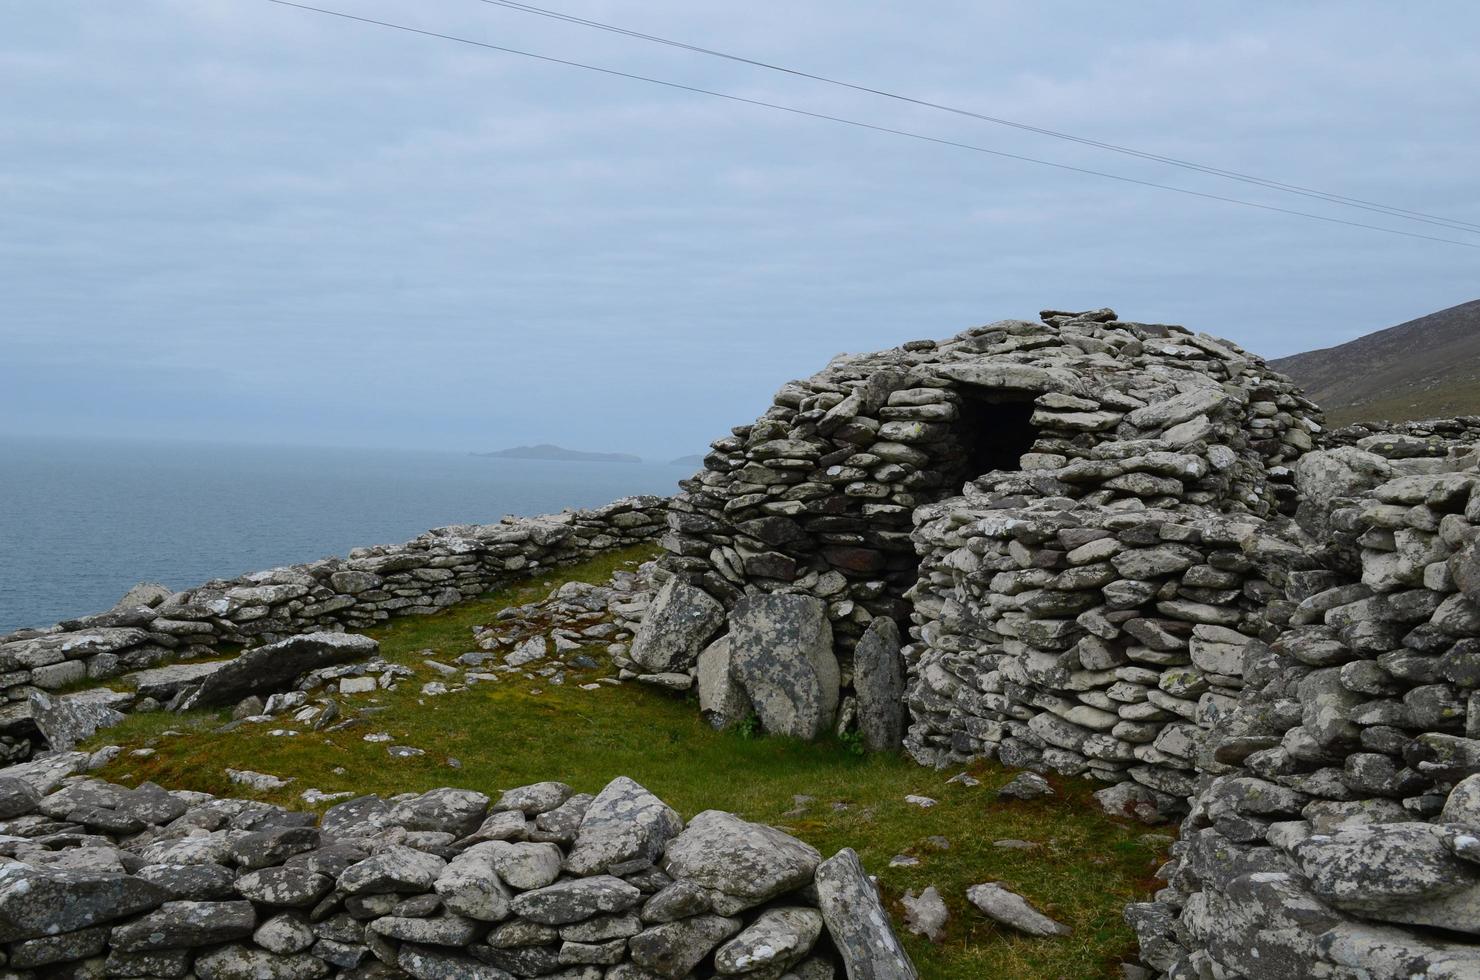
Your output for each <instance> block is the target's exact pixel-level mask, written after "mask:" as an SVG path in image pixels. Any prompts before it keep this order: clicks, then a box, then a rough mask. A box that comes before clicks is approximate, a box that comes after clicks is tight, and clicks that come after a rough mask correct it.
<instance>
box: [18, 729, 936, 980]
mask: <svg viewBox="0 0 1480 980" xmlns="http://www.w3.org/2000/svg"><path fill="white" fill-rule="evenodd" d="M71 758H73V757H72V756H57V757H52V758H51V759H49V760H47V761H45V762H44V763H43V762H40V761H38V762H33V763H27V764H23V765H22V766H20V767H16V768H15V769H13V770H12V772H13V773H19V774H22V778H16V777H14V776H11V777H8V778H3V779H0V854H3V861H4V863H3V864H0V944H3V948H4V959H5V962H6V963H7V964H8V972H7V973H6V974H5V975H6V976H7V977H16V978H23V977H43V976H44V977H76V978H80V977H199V978H200V980H312V978H318V977H329V976H340V977H356V978H371V977H387V978H389V977H416V978H420V980H510V978H513V977H537V976H538V977H551V978H556V980H679V978H699V977H733V978H736V980H831V978H836V977H841V976H843V974H844V971H846V972H847V975H848V976H850V977H871V978H878V980H883V978H892V980H913V978H914V977H915V976H916V974H915V971H914V967H913V966H912V965H911V964H910V962H909V959H908V957H907V956H906V955H905V953H904V952H903V950H902V948H901V947H900V945H899V942H898V940H897V938H896V937H895V935H894V933H893V931H892V928H891V927H890V925H889V919H888V915H887V913H886V912H885V910H884V908H883V905H882V903H881V901H880V899H879V896H878V893H877V891H876V890H875V888H874V886H873V884H872V883H871V881H870V880H869V878H868V877H867V876H866V875H865V874H864V873H863V869H862V867H861V866H860V865H859V863H858V860H857V857H856V855H854V854H853V852H852V851H848V850H845V851H843V852H841V853H839V854H838V855H837V856H836V857H834V858H831V859H828V860H825V861H824V860H823V859H822V857H821V855H820V854H818V852H817V851H816V850H814V849H813V848H811V847H810V846H808V845H806V844H804V843H802V842H801V841H798V840H796V839H794V838H792V837H789V836H787V835H786V834H784V833H782V832H780V831H778V830H775V829H773V828H770V827H766V826H762V825H759V824H753V823H749V822H747V821H745V820H742V819H740V818H739V817H736V816H734V815H732V814H729V813H724V812H720V811H716V810H709V811H705V812H703V813H700V814H699V815H697V816H695V817H694V818H693V820H691V821H689V823H688V824H687V826H686V825H685V824H684V822H683V821H682V820H681V819H680V818H679V815H678V814H677V813H676V812H674V811H673V810H672V809H671V808H669V807H668V806H667V805H666V804H664V803H663V802H662V801H661V800H659V799H658V798H657V797H655V796H653V794H651V793H649V792H648V791H647V790H646V789H644V788H643V787H642V786H640V785H638V784H637V783H635V782H633V781H632V780H630V779H627V778H625V777H624V778H618V779H615V780H613V781H612V782H611V783H610V784H608V785H607V786H606V787H605V788H604V789H603V790H602V791H601V792H600V793H598V794H596V795H595V796H592V795H589V794H581V793H575V792H574V791H573V790H572V789H571V788H570V787H569V786H567V785H565V784H563V783H556V782H548V783H538V784H534V785H531V786H523V787H519V788H517V789H512V790H508V791H505V792H503V793H502V794H500V795H499V796H498V797H497V798H496V799H492V800H491V799H490V798H489V797H488V796H485V795H484V794H482V793H478V792H474V791H472V790H467V789H453V788H443V789H436V790H432V791H430V792H427V793H422V794H410V793H408V794H404V795H402V796H397V797H393V798H391V799H382V798H380V797H378V796H363V797H359V798H358V799H354V800H349V801H346V802H344V803H340V804H338V805H337V806H334V807H331V808H330V809H329V810H328V811H327V812H326V813H325V814H324V815H323V818H322V819H316V818H315V817H314V815H313V814H310V813H299V812H292V811H288V810H284V809H282V808H280V807H277V806H273V805H269V804H266V803H261V802H256V801H251V800H242V799H226V798H215V797H212V796H209V795H207V794H204V793H192V792H181V791H175V792H168V791H166V790H164V789H161V788H159V787H158V786H155V785H153V784H149V783H146V784H144V785H142V786H139V787H137V788H133V789H129V788H126V787H123V786H116V785H112V784H109V783H105V782H101V781H98V780H94V779H87V778H81V777H64V776H63V775H62V774H63V773H66V772H67V771H68V770H69V768H73V766H69V765H68V760H69V759H71ZM84 758H85V757H84Z"/></svg>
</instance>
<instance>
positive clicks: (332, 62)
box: [0, 0, 1480, 458]
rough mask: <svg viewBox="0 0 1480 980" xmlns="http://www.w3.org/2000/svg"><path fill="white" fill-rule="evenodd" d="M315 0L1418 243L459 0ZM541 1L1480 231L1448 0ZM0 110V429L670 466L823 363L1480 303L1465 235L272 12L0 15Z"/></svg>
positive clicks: (1388, 319)
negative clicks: (1052, 332) (923, 8)
mask: <svg viewBox="0 0 1480 980" xmlns="http://www.w3.org/2000/svg"><path fill="white" fill-rule="evenodd" d="M329 5H331V6H336V5H337V6H340V7H343V8H344V9H346V10H350V11H353V12H356V13H359V14H362V15H364V16H368V17H377V18H383V19H387V20H394V21H400V22H405V23H408V24H415V25H419V26H424V27H427V28H428V29H436V30H443V31H446V32H448V33H455V34H465V35H466V36H469V37H475V38H479V39H486V40H488V41H489V42H491V43H499V44H507V45H510V46H514V47H521V48H526V49H529V50H533V51H539V52H547V53H550V54H552V55H556V56H559V57H566V58H570V59H572V60H579V61H589V62H591V63H594V64H601V65H607V66H610V67H613V68H616V69H619V70H624V71H632V72H636V73H641V74H648V75H653V76H658V77H663V78H671V79H673V80H675V81H681V82H684V83H686V84H694V85H698V86H701V87H710V88H714V89H717V90H722V91H727V92H734V93H736V94H740V95H744V96H746V97H750V98H756V99H761V100H764V101H773V102H779V103H785V104H789V105H797V106H800V107H805V108H808V109H812V110H815V111H819V112H827V113H833V114H837V115H842V116H849V117H856V118H860V119H865V120H868V121H873V122H877V123H879V124H880V125H887V126H894V127H898V128H904V129H910V130H915V131H919V132H922V133H925V134H928V135H934V136H939V137H941V138H945V139H952V140H960V141H964V142H970V143H976V144H980V145H982V146H985V147H989V148H993V149H1000V150H1003V151H1006V152H1011V153H1019V154H1025V155H1030V156H1036V157H1043V158H1047V159H1052V160H1056V161H1060V162H1063V163H1066V164H1070V165H1074V166H1084V167H1092V168H1095V169H1104V170H1110V171H1114V172H1117V173H1124V174H1127V175H1131V176H1137V177H1143V178H1145V179H1152V180H1157V181H1161V182H1166V183H1171V184H1175V185H1177V186H1183V187H1188V188H1192V189H1198V190H1207V191H1210V192H1213V193H1222V194H1228V195H1231V196H1247V197H1249V198H1251V199H1254V200H1260V201H1268V202H1270V203H1276V204H1279V205H1281V206H1294V207H1298V208H1302V209H1306V208H1308V209H1311V210H1320V211H1321V212H1322V213H1331V214H1340V215H1341V216H1343V217H1349V218H1353V219H1355V220H1372V221H1373V222H1374V223H1378V224H1389V225H1394V226H1401V224H1402V223H1400V222H1397V221H1395V220H1393V219H1390V218H1379V217H1376V216H1365V215H1363V214H1362V213H1361V212H1344V211H1335V210H1332V209H1330V208H1329V207H1328V206H1326V205H1322V204H1319V203H1318V202H1310V201H1301V200H1300V199H1298V198H1287V197H1284V196H1280V195H1274V194H1272V193H1270V192H1268V191H1265V190H1261V189H1259V188H1254V187H1249V186H1247V185H1242V186H1241V185H1238V184H1229V183H1226V182H1221V181H1216V180H1213V179H1210V178H1208V177H1206V176H1200V175H1196V174H1190V173H1188V172H1186V171H1180V170H1176V169H1172V168H1166V167H1162V166H1159V165H1155V164H1151V163H1148V162H1146V161H1140V160H1135V159H1132V158H1127V157H1123V156H1118V155H1115V154H1108V153H1104V152H1102V151H1098V150H1094V149H1091V148H1086V147H1083V146H1076V145H1074V144H1070V143H1064V142H1061V141H1057V140H1051V139H1046V138H1044V137H1041V136H1036V135H1032V134H1027V133H1023V132H1019V131H1015V130H1012V129H1009V128H1003V127H998V126H992V125H988V124H985V123H981V122H975V121H972V120H968V119H962V118H960V117H953V116H950V115H945V114H941V113H937V112H932V111H930V110H927V109H922V108H919V107H911V106H907V105H901V104H899V103H895V102H890V101H887V100H880V99H878V98H875V97H872V96H867V95H864V94H860V93H856V92H848V91H844V90H839V89H836V88H831V87H827V86H823V85H819V84H817V83H813V82H805V81H802V80H797V79H794V78H787V77H783V76H779V75H776V74H773V73H768V72H764V71H759V70H756V69H753V68H748V67H745V66H739V65H735V64H730V63H726V62H722V61H716V60H714V59H707V58H702V57H699V56H696V55H693V54H690V53H685V52H681V51H675V50H673V49H669V48H662V47H654V46H649V45H643V44H640V43H638V42H634V41H632V40H629V39H623V38H615V37H611V36H609V35H604V34H600V33H597V32H591V31H586V30H583V29H580V28H577V27H573V26H571V25H567V24H558V23H552V22H549V21H545V20H541V19H538V18H531V17H527V16H523V15H519V14H515V13H512V12H510V11H507V10H501V9H498V8H495V7H491V6H489V5H486V4H480V3H476V2H473V0H467V2H458V3H452V2H449V3H445V4H435V5H430V4H421V5H417V4H409V3H406V2H405V0H338V2H337V4H335V3H330V4H329ZM560 9H568V10H570V11H571V12H574V13H578V14H581V15H583V16H590V17H594V18H596V19H607V20H612V21H615V22H619V23H624V24H631V25H632V26H633V27H634V28H635V29H639V30H646V31H650V32H653V33H659V34H666V35H671V36H674V37H678V38H682V39H685V40H690V41H693V42H695V43H701V44H710V45H714V46H719V47H725V48H732V49H734V50H736V51H738V52H740V53H743V54H748V55H753V56H756V57H761V58H769V59H774V60H776V61H779V62H785V63H793V64H797V65H800V66H803V67H808V68H811V69H813V70H816V71H818V72H822V73H828V74H834V75H836V76H838V77H842V78H848V79H856V80H858V81H861V82H864V83H870V84H878V85H881V86H884V87H887V88H891V89H896V90H899V91H902V92H907V93H917V94H921V95H923V96H924V97H926V98H931V99H935V100H938V101H942V102H947V103H950V104H955V105H961V106H966V107H970V108H973V109H977V110H980V111H982V112H985V113H989V114H995V115H1000V116H1005V117H1011V118H1018V119H1023V120H1025V121H1028V122H1031V123H1034V124H1036V125H1042V126H1046V127H1050V128H1057V129H1063V130H1066V131H1071V132H1075V133H1082V134H1084V135H1086V136H1090V137H1093V138H1097V139H1103V140H1108V141H1113V142H1123V143H1127V144H1131V145H1135V146H1140V147H1145V148H1147V149H1150V150H1153V151H1155V152H1159V153H1164V154H1170V155H1175V156H1186V157H1189V158H1193V159H1198V160H1205V161H1208V162H1211V163H1215V164H1218V165H1222V166H1227V167H1233V168H1237V169H1245V170H1248V171H1250V172H1253V173H1259V174H1267V175H1269V176H1272V177H1276V178H1279V179H1283V180H1289V181H1292V182H1296V183H1303V184H1309V185H1310V186H1316V187H1328V188H1331V189H1335V190H1340V191H1342V192H1343V193H1350V194H1353V195H1356V196H1362V197H1368V198H1371V199H1373V200H1391V201H1395V202H1399V203H1402V204H1404V205H1405V206H1409V207H1414V208H1420V209H1428V210H1433V211H1435V212H1438V213H1446V214H1455V215H1459V216H1463V217H1466V218H1467V219H1468V220H1472V221H1480V203H1477V202H1475V201H1473V195H1470V194H1469V193H1468V189H1467V187H1466V186H1465V183H1464V182H1466V181H1467V180H1468V175H1469V174H1471V173H1474V172H1475V170H1476V169H1477V165H1480V140H1477V139H1476V137H1475V136H1474V134H1473V132H1471V130H1472V129H1473V127H1466V126H1462V125H1457V124H1456V122H1455V121H1456V120H1459V119H1465V118H1467V117H1468V116H1469V115H1471V114H1472V113H1471V111H1470V107H1469V104H1468V103H1469V100H1470V99H1471V95H1472V93H1473V91H1474V90H1475V88H1476V84H1477V82H1480V55H1477V54H1476V53H1475V52H1474V51H1473V50H1471V46H1470V45H1468V43H1467V40H1466V39H1467V38H1468V37H1469V36H1472V35H1473V33H1474V28H1475V27H1480V14H1477V13H1475V12H1474V10H1473V9H1472V8H1471V7H1469V6H1467V5H1461V4H1452V5H1448V6H1447V7H1445V14H1444V16H1442V17H1441V16H1439V15H1438V14H1435V15H1434V16H1432V17H1429V18H1425V19H1424V20H1423V21H1419V20H1417V19H1414V18H1412V17H1411V15H1404V13H1403V12H1402V11H1401V10H1397V9H1395V8H1389V7H1387V6H1386V5H1382V4H1377V3H1357V4H1352V5H1349V6H1347V7H1343V8H1342V11H1343V14H1344V16H1341V17H1333V16H1332V15H1331V8H1329V7H1325V8H1316V7H1311V8H1306V7H1300V6H1293V5H1283V4H1256V5H1245V6H1244V7H1240V8H1239V9H1238V10H1233V9H1229V10H1222V9H1218V8H1198V9H1197V10H1196V11H1190V10H1189V9H1188V8H1185V7H1184V6H1182V5H1177V6H1172V5H1170V4H1169V3H1148V4H1144V5H1143V4H1138V5H1134V6H1124V5H1122V6H1120V7H1116V8H1109V7H1104V6H1103V5H1100V4H1088V3H1086V4H1076V5H1069V6H1067V7H1064V8H1056V9H1055V10H1053V11H1043V10H1039V9H1038V8H1027V7H1024V6H1021V5H1016V4H985V5H982V4H956V5H948V6H945V7H941V8H938V9H937V8H932V10H931V11H929V12H928V13H925V14H922V13H921V12H920V11H919V10H917V9H914V8H909V9H906V8H904V7H901V6H899V5H897V4H892V3H884V2H882V0H874V2H864V3H849V4H843V3H840V2H827V3H819V4H812V5H806V6H805V7H800V8H799V7H798V6H797V5H795V4H782V3H779V2H772V3H758V4H747V5H743V6H742V5H734V6H715V5H694V4H680V3H676V2H673V0H660V2H654V3H651V4H644V5H641V6H640V7H633V6H632V5H630V4H617V3H610V2H581V0H563V2H562V5H561V8H560ZM1467 28H1468V29H1467ZM0 85H4V86H5V88H6V91H7V92H14V93H19V97H15V98H10V99H7V100H4V102H3V103H0V206H3V208H4V211H5V214H6V221H5V224H4V226H3V231H0V345H3V350H4V352H5V358H4V362H5V369H6V371H8V372H9V374H8V377H9V378H10V379H11V380H10V383H6V384H0V418H3V419H5V422H4V423H0V424H3V425H6V426H9V427H12V428H16V429H21V430H25V431H66V432H86V433H90V434H94V435H108V434H119V433H127V432H130V431H132V430H133V429H135V428H137V427H138V426H140V425H145V424H147V425H149V426H151V427H153V428H155V429H158V430H159V431H161V432H166V433H167V434H171V435H174V436H178V437H182V438H183V437H195V438H222V439H231V438H243V439H246V438H251V439H271V438H274V437H275V438H279V439H282V440H284V441H299V442H328V443H334V442H341V443H352V444H360V445H364V444H373V443H374V442H375V441H377V440H378V441H380V442H382V443H384V444H385V445H426V446H433V447H439V448H456V449H465V448H483V447H487V446H492V445H499V444H502V443H512V442H521V441H529V440H530V439H550V440H552V441H564V442H568V443H573V444H579V445H582V446H588V447H592V448H602V447H606V448H611V449H616V450H627V451H636V452H642V453H647V454H649V455H652V456H655V457H660V458H667V457H670V456H674V455H678V454H679V453H681V452H690V451H694V450H696V449H698V448H701V447H702V446H703V444H704V443H705V442H707V441H708V440H709V439H711V438H713V437H714V436H716V435H718V434H720V433H722V432H724V431H725V430H726V429H727V428H728V426H729V425H731V424H734V423H736V422H739V421H743V420H745V419H748V418H750V417H753V416H754V415H755V414H757V413H758V412H759V411H760V410H761V409H762V408H763V407H764V405H765V402H766V399H767V397H768V396H769V394H770V393H771V392H772V391H773V390H774V389H775V388H776V387H778V386H779V385H780V384H781V383H782V382H784V381H785V380H787V379H788V378H792V377H797V376H803V375H806V374H808V373H810V372H811V371H813V370H816V369H817V368H818V367H820V366H821V365H822V364H823V363H824V362H825V361H826V360H827V358H829V357H830V356H832V355H833V354H834V353H837V352H838V351H840V350H866V349H872V348H877V347H882V346H889V345H892V344H895V343H898V342H901V341H903V340H905V339H910V338H914V337H922V336H937V337H938V336H945V335H949V334H950V333H953V332H955V331H957V330H959V329H961V328H964V327H965V326H968V325H971V324H973V323H980V322H984V321H987V320H991V319H996V318H999V317H1003V316H1022V315H1030V314H1032V313H1034V312H1036V311H1037V310H1038V309H1040V308H1042V307H1045V306H1056V307H1075V306H1079V307H1091V306H1099V305H1107V304H1108V305H1112V306H1115V307H1117V308H1118V309H1119V310H1120V311H1121V312H1122V313H1123V314H1124V315H1126V316H1128V317H1132V318H1138V319H1144V320H1151V321H1163V322H1165V321H1170V322H1184V323H1187V324H1189V325H1191V326H1194V327H1197V328H1199V329H1206V330H1209V331H1211V332H1214V333H1220V334H1224V335H1227V336H1231V337H1233V338H1234V339H1236V340H1238V341H1240V342H1241V343H1243V344H1244V345H1245V346H1248V347H1250V348H1253V349H1255V350H1260V351H1264V352H1266V353H1268V354H1270V355H1277V354H1282V353H1287V352H1290V351H1293V350H1297V349H1304V348H1309V347H1316V346H1324V345H1328V344H1331V343H1337V342H1340V341H1341V340H1344V339H1347V338H1349V337H1351V336H1355V335H1357V334H1360V333H1364V332H1367V331H1369V330H1372V329H1377V328H1380V327H1382V326H1386V325H1389V324H1391V323H1395V322H1398V321H1400V320H1403V319H1407V318H1409V317H1412V316H1415V315H1419V314H1421V313H1424V312H1428V311H1430V310H1433V309H1437V308H1439V307H1442V306H1445V305H1449V304H1452V303H1455V302H1460V301H1463V300H1466V299H1471V298H1474V297H1473V295H1472V294H1471V290H1472V288H1473V287H1472V285H1471V284H1472V283H1473V282H1474V276H1473V269H1474V256H1473V255H1471V254H1467V253H1466V252H1465V251H1464V250H1461V249H1456V248H1450V247H1446V246H1440V245H1436V244H1428V243H1423V242H1415V241H1410V240H1404V239H1401V238H1393V237H1388V236H1381V235H1377V234H1373V233H1367V232H1362V231H1359V230H1357V229H1349V228H1342V227H1339V226H1334V225H1331V226H1327V225H1322V224H1319V223H1316V222H1311V221H1306V220H1302V219H1297V218H1292V217H1286V216H1281V215H1274V214H1267V213H1260V212H1257V211H1251V210H1246V209H1241V208H1237V207H1233V206H1229V205H1224V204H1219V203H1216V202H1209V201H1199V200H1196V199H1192V198H1184V197H1182V196H1179V195H1174V194H1168V193H1165V192H1160V191H1155V190H1150V189H1145V188H1137V187H1132V186H1127V185H1124V184H1118V183H1115V182H1112V181H1106V180H1103V179H1096V178H1092V177H1084V176H1076V175H1073V174H1066V173H1061V172H1054V171H1051V170H1046V169H1043V168H1038V167H1034V166H1031V165H1029V164H1025V163H1021V162H1015V161H1011V160H1005V159H1001V158H997V157H993V156H990V155H984V154H975V153H969V152H964V151H961V150H957V149H951V148H948V147H942V146H938V145H932V144H928V143H921V142H918V141H912V140H905V139H900V138H897V137H891V136H886V135H883V134H878V133H872V132H866V131H862V130H858V129H853V128H850V127H846V126H840V125H837V124H833V123H827V122H823V121H817V120H809V119H805V118H801V117H797V116H793V115H787V114H780V113H775V112H771V111H768V110H764V109H761V108H756V107H752V106H744V105H738V104H735V103H731V102H725V101H721V100H715V99H711V98H706V97H704V96H702V95H697V94H692V93H684V92H678V91H674V90H671V89H665V88H661V87H655V86H650V85H645V84H642V83H640V82H634V81H628V80H623V79H618V78H613V77H610V76H602V75H596V74H591V73H587V72H582V71H578V70H575V69H570V68H562V67H559V66H552V65H545V64H539V63H536V62H531V61H528V60H525V59H520V58H516V57H513V56H506V55H499V54H496V53H494V52H488V51H483V50H479V49H476V48H472V47H468V46H465V45H459V44H454V43H450V42H447V41H439V40H435V39H429V38H423V37H415V36H412V35H408V34H404V33H400V32H393V31H387V30H384V29H380V28H375V27H371V26H367V25H360V24H353V23H348V22H344V21H336V20H332V19H329V18H323V17H318V16H314V15H311V14H306V13H304V12H301V11H294V10H290V9H286V8H281V7H277V6H274V5H271V4H266V3H250V2H248V3H243V2H237V0H231V2H228V0H210V2H199V0H151V2H144V3H137V4H131V5H128V6H127V7H119V6H112V5H106V6H103V5H94V6H85V7H80V8H79V7H72V6H68V5H54V6H48V7H45V8H41V9H40V10H39V12H38V10H28V11H27V13H26V15H24V16H22V15H20V14H19V13H14V12H12V13H4V12H0ZM1408 227H1412V228H1413V229H1414V230H1418V231H1423V230H1425V229H1424V228H1423V226H1417V225H1414V226H1408ZM1477 240H1480V236H1477ZM36 377H45V379H46V384H45V385H44V386H43V385H38V384H37V383H36V382H35V381H34V378H36ZM27 378H30V379H33V380H30V381H26V379H27ZM675 408H677V410H675Z"/></svg>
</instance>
